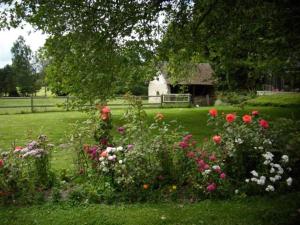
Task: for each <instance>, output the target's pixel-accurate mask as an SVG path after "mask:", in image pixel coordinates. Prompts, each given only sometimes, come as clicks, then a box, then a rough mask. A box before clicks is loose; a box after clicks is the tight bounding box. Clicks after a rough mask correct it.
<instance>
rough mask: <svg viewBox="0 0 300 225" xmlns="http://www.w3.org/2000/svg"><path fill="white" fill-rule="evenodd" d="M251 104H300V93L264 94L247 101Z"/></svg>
mask: <svg viewBox="0 0 300 225" xmlns="http://www.w3.org/2000/svg"><path fill="white" fill-rule="evenodd" d="M246 104H247V105H250V106H298V107H299V106H300V93H286V94H274V95H263V96H258V97H257V98H254V99H251V100H248V101H246Z"/></svg>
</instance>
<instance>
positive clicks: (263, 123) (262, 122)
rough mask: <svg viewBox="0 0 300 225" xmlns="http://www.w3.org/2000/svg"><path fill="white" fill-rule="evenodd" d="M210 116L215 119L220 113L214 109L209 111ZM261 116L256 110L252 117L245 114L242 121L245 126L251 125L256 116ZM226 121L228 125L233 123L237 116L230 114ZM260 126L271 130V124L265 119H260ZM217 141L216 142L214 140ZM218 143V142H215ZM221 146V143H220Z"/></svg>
mask: <svg viewBox="0 0 300 225" xmlns="http://www.w3.org/2000/svg"><path fill="white" fill-rule="evenodd" d="M208 112H209V115H210V116H211V117H212V118H215V117H217V115H218V111H217V110H216V109H215V108H213V109H210V110H209V111H208ZM258 115H259V112H258V111H256V110H254V111H252V113H251V115H248V114H245V115H244V116H243V117H242V120H243V122H244V123H245V124H250V123H252V119H253V118H254V117H256V116H258ZM225 119H226V121H227V122H228V123H232V122H234V121H235V120H236V115H235V114H234V113H229V114H227V115H226V116H225ZM259 125H260V126H261V127H262V128H265V129H267V128H269V123H268V121H266V120H264V119H260V120H259ZM214 141H215V140H214ZM215 142H216V143H217V141H215ZM218 144H219V143H218Z"/></svg>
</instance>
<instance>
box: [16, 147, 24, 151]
mask: <svg viewBox="0 0 300 225" xmlns="http://www.w3.org/2000/svg"><path fill="white" fill-rule="evenodd" d="M22 149H23V148H22V146H16V147H15V151H17V152H18V151H20V150H22Z"/></svg>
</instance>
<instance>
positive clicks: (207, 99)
mask: <svg viewBox="0 0 300 225" xmlns="http://www.w3.org/2000/svg"><path fill="white" fill-rule="evenodd" d="M206 104H207V105H210V99H209V94H207V95H206Z"/></svg>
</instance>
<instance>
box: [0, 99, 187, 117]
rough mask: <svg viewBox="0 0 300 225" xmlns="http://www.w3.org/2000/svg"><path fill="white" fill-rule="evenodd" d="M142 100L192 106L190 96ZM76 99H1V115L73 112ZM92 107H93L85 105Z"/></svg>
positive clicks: (116, 103)
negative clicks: (72, 106) (73, 101)
mask: <svg viewBox="0 0 300 225" xmlns="http://www.w3.org/2000/svg"><path fill="white" fill-rule="evenodd" d="M136 98H139V99H140V100H142V103H143V106H144V107H147V108H155V107H187V106H190V104H191V95H190V94H169V95H158V96H136ZM73 99H74V97H68V96H66V97H35V96H31V97H1V98H0V114H11V113H28V112H31V113H33V112H45V111H69V110H72V108H71V105H72V100H73ZM128 105H129V103H128V101H127V100H126V99H125V98H124V97H121V96H119V97H116V98H114V99H111V100H109V101H108V106H110V107H112V108H125V107H127V106H128ZM85 106H86V107H91V105H85Z"/></svg>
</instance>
